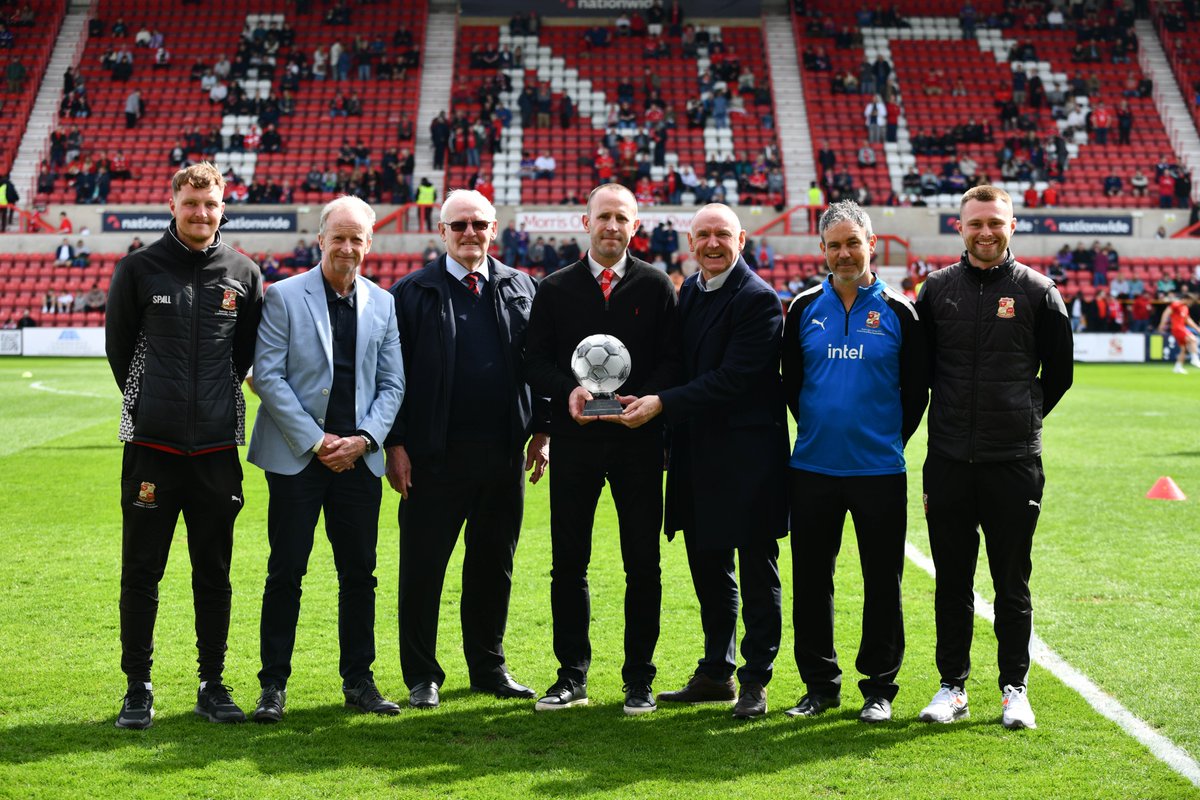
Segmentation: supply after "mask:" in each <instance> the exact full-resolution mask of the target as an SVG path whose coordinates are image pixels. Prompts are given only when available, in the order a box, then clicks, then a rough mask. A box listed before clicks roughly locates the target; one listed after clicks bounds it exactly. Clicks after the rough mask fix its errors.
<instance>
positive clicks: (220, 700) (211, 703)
mask: <svg viewBox="0 0 1200 800" xmlns="http://www.w3.org/2000/svg"><path fill="white" fill-rule="evenodd" d="M194 710H195V712H196V713H197V714H199V715H200V716H202V717H204V718H205V719H206V720H208V721H209V722H245V721H246V715H245V713H243V712H242V710H241V709H240V708H238V704H237V703H235V702H233V698H232V697H230V696H229V687H228V686H226V685H225V684H223V683H221V682H220V681H209V682H208V683H207V684H205V686H204V688H203V689H200V690H198V691H197V692H196V708H195V709H194Z"/></svg>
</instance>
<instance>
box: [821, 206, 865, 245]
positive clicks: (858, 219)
mask: <svg viewBox="0 0 1200 800" xmlns="http://www.w3.org/2000/svg"><path fill="white" fill-rule="evenodd" d="M839 222H853V223H854V224H855V225H857V226H859V227H860V228H862V229H863V232H864V233H866V234H867V238H868V239H869V238H871V237H872V236H874V235H875V233H874V231H872V230H871V217H870V216H869V215H868V214H867V212H866V211H863V209H862V206H860V205H859V204H858V203H856V202H854V201H853V200H839V201H838V202H836V203H830V204H829V208H827V209H825V213H823V214H821V221H820V222H819V223H817V231H818V232H819V233H820V234H821V241H822V242H823V241H825V231H826V230H828V229H829V228H832V227H833V226H834V225H837V224H838V223H839Z"/></svg>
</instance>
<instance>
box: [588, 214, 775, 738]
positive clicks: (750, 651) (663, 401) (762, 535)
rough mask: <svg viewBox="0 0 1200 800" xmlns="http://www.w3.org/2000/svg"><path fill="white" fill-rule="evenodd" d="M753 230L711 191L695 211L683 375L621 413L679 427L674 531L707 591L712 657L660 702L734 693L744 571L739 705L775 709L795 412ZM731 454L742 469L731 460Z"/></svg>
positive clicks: (755, 710) (673, 475) (672, 471)
mask: <svg viewBox="0 0 1200 800" xmlns="http://www.w3.org/2000/svg"><path fill="white" fill-rule="evenodd" d="M745 246H746V232H745V231H744V230H743V229H742V225H741V222H740V221H739V220H738V217H737V215H736V214H734V213H733V211H732V210H731V209H730V208H729V207H728V206H725V205H722V204H720V203H713V204H710V205H706V206H704V207H703V208H701V209H700V210H699V211H698V212H697V213H696V216H695V217H693V218H692V224H691V229H690V230H689V232H688V247H689V249H690V250H691V252H692V255H693V257H694V258H695V259H696V261H697V262H698V263H699V264H700V272H699V273H697V274H695V275H693V276H691V277H689V278H688V279H687V280H686V281H684V284H683V287H682V288H681V289H680V298H679V328H680V339H681V341H682V343H683V352H684V358H683V368H684V383H683V384H682V385H681V386H677V387H674V388H671V389H665V390H663V391H661V392H659V393H658V394H656V395H647V396H644V397H641V398H638V399H637V400H635V401H634V402H633V403H631V404H630V405H629V406H628V407H627V408H626V409H625V412H624V414H622V415H621V416H619V417H602V418H601V419H611V420H613V421H618V422H622V423H623V424H626V425H628V426H630V427H637V426H639V425H642V424H644V423H645V422H647V421H649V420H651V419H653V418H654V417H656V416H658V415H659V414H661V415H662V416H663V419H664V421H665V422H666V423H667V424H668V425H669V426H670V430H671V456H670V462H669V466H668V470H667V494H666V524H665V527H666V532H667V535H668V536H673V535H674V534H675V532H676V531H679V530H682V531H683V539H684V544H685V545H686V547H687V555H688V566H689V567H690V568H691V572H692V583H693V584H694V586H695V588H696V595H697V597H698V599H699V601H700V621H701V625H702V626H703V628H704V657H703V658H701V659H700V662H699V664H698V665H697V667H696V672H695V674H694V675H693V676H692V678H691V680H690V681H688V683H687V685H686V686H684V687H683V688H682V689H680V690H678V691H674V692H662V693H660V694H659V695H658V700H659V701H660V702H677V703H707V702H731V701H733V700H734V698H735V687H734V681H733V674H734V668H735V667H736V663H735V655H736V650H735V647H736V635H737V615H738V594H739V591H738V581H737V576H736V574H735V572H734V554H735V551H736V554H737V560H738V562H739V566H740V569H741V600H742V602H743V604H744V606H745V610H744V613H743V618H744V620H745V625H746V633H745V636H744V637H743V638H742V656H743V657H744V658H745V660H746V663H745V665H744V666H743V667H741V669H738V670H737V677H738V682H739V683H740V684H741V691H740V692H736V698H737V704H736V705H735V706H734V710H733V715H734V716H735V717H738V718H741V719H746V718H750V717H757V716H761V715H763V714H765V713H767V688H766V687H767V683H768V682H770V680H771V674H772V670H773V665H774V662H775V656H776V655H777V654H778V652H779V638H780V629H781V627H782V605H781V592H780V584H779V566H778V563H777V561H778V558H779V545H778V543H777V541H776V540H777V539H779V538H781V537H783V536H786V535H787V503H786V499H785V498H786V491H785V489H786V484H785V482H784V481H785V477H786V474H787V469H786V468H787V419H786V411H785V409H786V405H785V403H784V399H783V387H782V384H781V381H780V377H779V352H780V344H781V334H782V332H783V310H782V308H781V306H780V303H779V297H778V295H776V294H775V291H774V290H773V289H771V287H770V286H768V285H767V284H766V283H765V282H763V280H762V279H761V278H759V277H758V276H757V275H755V274H754V272H752V271H751V270H750V268H749V267H748V266H747V265H746V262H745V261H743V260H742V258H741V252H742V249H743V248H744V247H745ZM731 464H734V465H736V469H732V470H731V469H730V468H729V466H730V465H731Z"/></svg>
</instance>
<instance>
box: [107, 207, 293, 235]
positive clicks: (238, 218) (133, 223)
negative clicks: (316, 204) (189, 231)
mask: <svg viewBox="0 0 1200 800" xmlns="http://www.w3.org/2000/svg"><path fill="white" fill-rule="evenodd" d="M101 220H102V223H101V229H102V230H103V231H104V232H105V233H119V232H121V231H139V232H151V233H153V232H159V233H162V232H165V231H166V230H167V227H168V226H169V225H170V224H171V215H170V214H168V213H166V212H156V211H150V212H141V213H137V212H133V213H124V212H116V211H114V212H112V213H110V214H105V215H103V217H102V218H101ZM296 220H297V218H296V214H295V212H291V211H289V212H283V213H270V212H263V211H259V212H255V211H239V212H235V213H234V214H233V215H232V216H231V217H230V218H229V220H228V221H226V222H225V223H224V224H223V225H222V226H221V230H222V231H224V232H242V233H288V232H291V231H295V230H297V229H298V225H297V221H296Z"/></svg>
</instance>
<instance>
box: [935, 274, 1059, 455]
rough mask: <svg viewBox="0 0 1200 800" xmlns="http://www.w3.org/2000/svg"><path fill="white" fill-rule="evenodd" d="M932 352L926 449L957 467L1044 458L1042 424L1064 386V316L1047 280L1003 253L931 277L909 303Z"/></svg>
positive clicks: (1054, 291) (1051, 285)
mask: <svg viewBox="0 0 1200 800" xmlns="http://www.w3.org/2000/svg"><path fill="white" fill-rule="evenodd" d="M917 314H918V316H919V317H920V320H921V324H922V325H924V326H925V330H926V334H927V343H928V346H929V353H930V382H931V386H932V390H933V391H932V395H931V397H930V402H929V450H930V452H933V453H937V454H939V455H941V456H943V457H945V458H949V459H952V460H955V461H989V462H993V461H1010V460H1016V459H1022V458H1032V457H1034V456H1038V455H1040V454H1041V452H1042V420H1043V419H1044V418H1045V417H1046V415H1047V414H1049V413H1050V411H1051V409H1053V408H1054V406H1055V405H1056V404H1057V403H1058V401H1059V400H1061V399H1062V396H1063V395H1064V394H1065V393H1066V391H1067V389H1069V388H1070V386H1071V381H1072V376H1073V372H1074V345H1073V343H1072V339H1071V318H1070V315H1069V314H1068V313H1067V309H1066V306H1065V305H1064V304H1063V299H1062V297H1061V296H1060V295H1059V293H1058V289H1056V288H1055V286H1054V281H1052V280H1050V279H1049V278H1047V277H1046V276H1044V275H1042V274H1041V273H1039V272H1036V271H1034V270H1032V269H1030V268H1029V267H1027V266H1025V265H1024V264H1021V263H1019V262H1017V261H1016V260H1015V259H1014V258H1013V256H1012V253H1011V252H1009V253H1008V254H1007V257H1006V258H1005V260H1004V261H1003V262H1001V263H1000V264H997V265H996V266H994V267H992V268H991V269H989V270H981V269H977V268H976V267H972V266H971V265H970V263H969V262H968V260H967V254H966V253H963V256H962V259H961V260H960V261H959V263H957V264H954V265H952V266H949V267H947V268H945V269H942V270H938V271H937V272H933V273H930V275H929V277H928V278H927V279H926V281H925V283H924V284H923V285H922V287H921V293H920V296H919V297H918V298H917Z"/></svg>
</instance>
